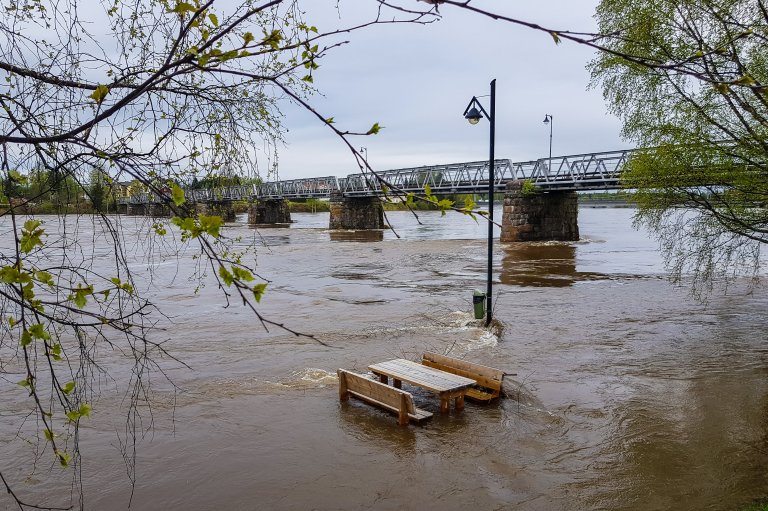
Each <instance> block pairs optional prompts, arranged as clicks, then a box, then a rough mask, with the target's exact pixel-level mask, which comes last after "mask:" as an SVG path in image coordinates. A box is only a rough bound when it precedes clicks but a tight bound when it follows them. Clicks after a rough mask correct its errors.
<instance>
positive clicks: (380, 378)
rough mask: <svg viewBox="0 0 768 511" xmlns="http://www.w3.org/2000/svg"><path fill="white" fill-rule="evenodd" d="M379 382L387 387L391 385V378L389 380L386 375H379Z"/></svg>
mask: <svg viewBox="0 0 768 511" xmlns="http://www.w3.org/2000/svg"><path fill="white" fill-rule="evenodd" d="M379 381H380V382H381V383H383V384H384V385H387V384H388V383H389V378H387V375H386V374H380V375H379Z"/></svg>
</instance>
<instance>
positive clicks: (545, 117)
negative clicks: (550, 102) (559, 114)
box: [544, 114, 552, 124]
mask: <svg viewBox="0 0 768 511" xmlns="http://www.w3.org/2000/svg"><path fill="white" fill-rule="evenodd" d="M550 120H552V116H551V115H549V114H546V115H545V116H544V124H549V121H550Z"/></svg>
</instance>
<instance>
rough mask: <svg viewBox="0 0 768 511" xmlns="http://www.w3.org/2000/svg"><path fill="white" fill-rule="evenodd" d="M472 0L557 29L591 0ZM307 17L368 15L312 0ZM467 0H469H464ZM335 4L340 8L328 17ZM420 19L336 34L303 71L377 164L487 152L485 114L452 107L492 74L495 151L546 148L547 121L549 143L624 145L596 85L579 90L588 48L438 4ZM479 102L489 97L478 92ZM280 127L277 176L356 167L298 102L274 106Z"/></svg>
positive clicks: (529, 155)
mask: <svg viewBox="0 0 768 511" xmlns="http://www.w3.org/2000/svg"><path fill="white" fill-rule="evenodd" d="M476 3H477V5H478V7H486V8H488V9H491V10H496V11H500V12H504V13H505V14H508V15H511V16H515V17H518V18H523V19H526V20H528V21H533V22H536V23H539V24H542V25H544V26H547V27H553V28H555V29H559V30H565V29H570V30H578V31H589V30H593V29H594V25H595V23H594V20H593V19H592V15H593V13H594V10H595V6H596V5H597V1H596V0H540V1H538V2H523V1H518V0H495V1H491V0H487V1H485V2H476ZM311 5H312V8H313V10H312V11H311V12H309V13H308V17H309V21H310V22H311V23H312V24H315V25H316V26H317V27H318V29H320V31H321V32H322V31H324V30H327V29H332V28H335V27H336V26H339V25H348V24H350V23H354V22H356V21H359V20H360V19H367V18H371V17H373V16H374V15H375V12H376V2H374V1H372V0H342V1H341V4H340V13H339V12H337V11H336V10H335V8H334V6H335V5H336V0H313V2H311ZM419 5H421V6H423V5H424V4H419ZM473 5H474V4H473ZM339 14H340V16H341V19H339ZM441 14H442V15H443V18H442V20H440V21H439V22H437V23H433V24H431V25H427V26H420V25H385V26H378V27H373V28H371V29H367V30H365V31H362V32H355V33H353V34H350V35H348V36H346V38H347V39H349V41H350V43H349V44H347V45H345V46H344V47H342V48H338V49H335V50H334V51H333V52H332V53H331V54H329V55H328V56H327V57H326V58H324V59H323V60H322V61H321V62H320V64H321V67H320V69H318V70H317V72H316V73H315V76H314V80H315V85H316V86H317V87H318V89H319V90H320V91H321V92H322V94H323V96H322V97H315V98H314V99H313V104H314V105H315V106H316V108H317V109H318V111H320V112H321V113H322V114H323V115H325V116H328V117H330V116H333V117H334V118H335V120H336V123H337V126H338V127H340V128H342V129H345V130H350V131H366V130H367V129H368V128H369V127H370V126H371V125H372V124H373V123H374V122H379V123H380V124H381V125H382V126H384V127H385V128H384V129H383V130H382V131H381V132H380V133H379V134H378V135H376V136H369V137H360V138H358V139H357V140H356V142H355V145H356V146H357V147H360V146H363V147H366V148H367V149H368V156H369V161H370V162H371V165H372V166H373V167H374V169H376V170H388V169H393V168H401V167H409V166H418V165H426V164H440V163H453V162H460V161H474V160H482V159H487V158H488V124H487V122H485V121H481V123H480V124H478V125H477V126H471V125H469V123H467V122H466V120H464V119H463V117H462V113H463V111H464V108H465V107H466V106H467V103H468V102H469V100H470V99H471V98H472V96H473V95H477V96H480V95H486V94H488V93H489V83H490V81H491V79H493V78H496V80H497V82H496V83H497V85H496V87H497V89H496V103H497V104H496V109H497V110H496V117H497V121H496V140H497V142H496V157H497V158H510V159H512V160H513V161H521V160H529V159H537V158H542V157H546V156H547V155H548V152H549V128H548V127H547V126H545V125H544V124H543V122H542V121H543V119H544V115H545V114H551V115H552V116H553V118H554V123H553V148H552V153H553V155H564V154H578V153H588V152H598V151H609V150H615V149H623V148H627V147H629V144H628V143H626V142H624V141H622V139H621V137H620V133H619V132H620V124H619V121H618V119H616V118H615V117H613V116H612V115H610V114H608V113H607V112H606V107H605V103H604V101H603V98H602V95H601V92H600V90H599V89H592V90H588V85H589V72H588V71H587V70H586V68H585V66H586V64H587V63H588V62H589V61H590V60H591V59H592V58H593V55H594V54H593V52H592V51H591V50H589V49H587V48H584V47H581V46H578V45H575V44H572V43H568V42H562V43H561V44H560V45H555V44H554V41H553V40H552V38H551V37H550V36H549V35H548V34H545V33H541V32H535V31H533V30H530V29H526V28H522V27H517V26H514V25H511V24H509V23H505V22H498V21H493V20H490V19H488V18H484V17H481V16H479V15H477V14H472V13H469V12H466V11H464V10H461V9H457V8H451V7H448V6H442V7H441ZM481 101H482V102H483V104H484V106H485V107H486V109H488V98H481ZM283 110H284V112H285V114H286V124H287V127H288V129H289V132H288V134H287V136H286V142H287V143H286V146H285V147H282V148H281V150H280V161H279V177H280V179H292V178H300V177H312V176H323V175H336V176H343V175H346V174H349V173H354V172H358V170H357V168H356V166H355V162H354V159H353V158H352V156H351V154H350V153H349V151H348V149H347V148H346V147H345V146H344V145H343V143H342V142H341V141H340V140H339V139H338V138H337V137H336V136H335V135H334V134H333V133H332V132H331V131H330V130H328V128H326V127H324V126H322V125H320V124H319V123H318V122H317V120H315V119H313V118H312V117H311V115H309V114H308V113H307V112H303V111H301V109H299V108H296V107H291V106H286V107H284V109H283Z"/></svg>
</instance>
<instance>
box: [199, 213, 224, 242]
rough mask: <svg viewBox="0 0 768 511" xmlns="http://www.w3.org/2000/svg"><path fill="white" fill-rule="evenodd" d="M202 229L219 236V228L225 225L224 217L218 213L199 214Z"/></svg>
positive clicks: (216, 236) (215, 236)
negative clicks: (217, 214)
mask: <svg viewBox="0 0 768 511" xmlns="http://www.w3.org/2000/svg"><path fill="white" fill-rule="evenodd" d="M198 219H199V221H200V231H201V232H204V233H206V234H209V235H211V236H213V237H214V238H218V237H219V229H220V228H221V226H222V225H224V219H223V218H221V217H220V216H216V215H211V216H207V215H199V216H198Z"/></svg>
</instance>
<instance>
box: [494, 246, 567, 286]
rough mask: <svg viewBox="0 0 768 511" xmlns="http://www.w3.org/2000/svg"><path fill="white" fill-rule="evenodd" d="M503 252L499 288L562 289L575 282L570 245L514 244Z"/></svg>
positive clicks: (506, 247)
mask: <svg viewBox="0 0 768 511" xmlns="http://www.w3.org/2000/svg"><path fill="white" fill-rule="evenodd" d="M503 250H504V254H503V256H502V259H501V273H500V275H499V278H500V280H501V283H502V284H510V285H515V286H533V287H566V286H570V285H572V284H573V283H574V282H575V281H576V280H577V272H576V247H574V246H572V245H566V244H562V243H558V244H539V243H515V244H511V245H505V246H504V248H503Z"/></svg>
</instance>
